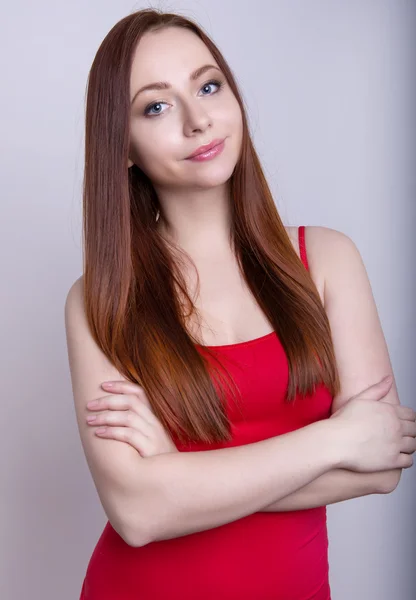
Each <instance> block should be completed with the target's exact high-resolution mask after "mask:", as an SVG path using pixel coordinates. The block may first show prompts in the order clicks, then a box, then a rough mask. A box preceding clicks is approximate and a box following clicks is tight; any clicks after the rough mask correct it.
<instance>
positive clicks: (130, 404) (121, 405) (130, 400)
mask: <svg viewBox="0 0 416 600" xmlns="http://www.w3.org/2000/svg"><path fill="white" fill-rule="evenodd" d="M87 408H88V409H89V410H92V411H98V410H131V411H133V412H135V413H136V414H138V415H139V416H141V417H142V418H143V419H145V420H146V421H147V422H148V423H149V425H153V426H155V425H157V424H158V423H159V421H158V419H157V417H156V415H155V414H154V412H153V411H152V410H151V408H149V406H148V403H147V404H146V403H145V402H143V401H142V399H141V398H139V397H138V396H136V394H121V393H119V394H108V395H107V396H102V397H101V398H97V399H96V400H94V403H93V405H92V403H90V402H89V403H88V404H87Z"/></svg>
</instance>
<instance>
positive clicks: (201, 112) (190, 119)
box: [184, 100, 212, 136]
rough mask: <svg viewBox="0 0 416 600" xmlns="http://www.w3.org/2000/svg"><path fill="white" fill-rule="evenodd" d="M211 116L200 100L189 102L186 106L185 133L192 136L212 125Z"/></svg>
mask: <svg viewBox="0 0 416 600" xmlns="http://www.w3.org/2000/svg"><path fill="white" fill-rule="evenodd" d="M211 124H212V123H211V117H210V116H209V114H208V113H207V111H206V110H205V109H204V108H203V107H202V106H201V104H200V102H198V100H194V101H191V102H188V103H187V104H186V106H185V107H184V134H185V135H186V136H191V135H193V134H194V133H195V132H200V131H205V129H207V127H211Z"/></svg>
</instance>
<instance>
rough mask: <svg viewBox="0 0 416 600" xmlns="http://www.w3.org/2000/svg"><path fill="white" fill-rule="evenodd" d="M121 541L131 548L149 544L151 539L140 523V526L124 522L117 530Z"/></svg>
mask: <svg viewBox="0 0 416 600" xmlns="http://www.w3.org/2000/svg"><path fill="white" fill-rule="evenodd" d="M117 533H118V534H119V535H120V537H121V538H122V539H123V541H124V542H125V543H126V544H127V545H128V546H131V547H132V548H141V547H142V546H146V544H149V543H150V542H151V541H152V539H151V536H150V534H149V532H148V531H147V530H146V528H145V527H144V526H143V525H142V524H141V525H140V526H137V525H132V524H131V523H129V524H124V525H123V526H122V527H120V528H119V530H118V532H117Z"/></svg>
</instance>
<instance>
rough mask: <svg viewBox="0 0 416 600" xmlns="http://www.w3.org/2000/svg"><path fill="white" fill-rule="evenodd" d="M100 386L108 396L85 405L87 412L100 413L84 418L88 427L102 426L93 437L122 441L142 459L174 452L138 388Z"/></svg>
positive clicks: (115, 383)
mask: <svg viewBox="0 0 416 600" xmlns="http://www.w3.org/2000/svg"><path fill="white" fill-rule="evenodd" d="M108 383H111V384H112V385H111V386H109V385H108ZM101 387H102V388H103V389H105V390H109V391H111V393H110V394H109V395H108V396H103V397H101V398H98V399H97V400H93V401H92V402H89V403H88V404H87V408H88V410H90V411H94V412H96V411H100V412H98V413H96V414H95V415H88V416H87V423H88V425H91V426H94V427H95V426H100V427H101V426H105V431H104V432H103V433H101V432H100V431H99V429H96V430H95V433H96V435H99V437H104V438H110V439H114V440H119V441H121V442H126V443H127V444H130V446H133V448H135V449H136V450H137V451H138V452H139V453H140V455H141V456H143V457H145V458H147V457H149V456H155V455H157V454H165V453H168V452H178V450H177V448H176V446H175V444H174V443H173V441H172V439H171V437H170V435H169V433H168V432H167V431H166V430H165V429H164V427H163V425H162V423H161V422H160V421H159V419H158V418H157V417H156V415H155V414H154V412H153V410H152V407H151V405H150V403H149V400H148V399H147V396H146V393H145V391H144V389H143V388H142V387H141V386H140V385H137V384H135V383H131V382H129V381H113V382H105V383H102V384H101ZM91 416H95V420H92V421H90V420H88V419H89V418H91Z"/></svg>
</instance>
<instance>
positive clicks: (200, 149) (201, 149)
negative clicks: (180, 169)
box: [186, 138, 224, 159]
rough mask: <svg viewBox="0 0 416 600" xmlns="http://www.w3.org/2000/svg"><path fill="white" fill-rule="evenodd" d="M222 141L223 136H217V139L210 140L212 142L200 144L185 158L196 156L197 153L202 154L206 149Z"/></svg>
mask: <svg viewBox="0 0 416 600" xmlns="http://www.w3.org/2000/svg"><path fill="white" fill-rule="evenodd" d="M223 141H224V138H218V139H215V140H212V142H210V143H209V144H206V145H205V146H200V147H199V148H197V149H196V150H195V151H194V152H192V154H190V155H189V156H187V157H186V158H187V159H188V158H194V156H198V154H204V152H208V150H211V149H212V148H215V146H218V145H219V144H221V142H223Z"/></svg>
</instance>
